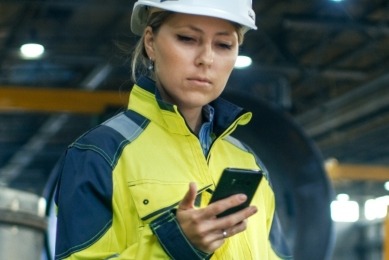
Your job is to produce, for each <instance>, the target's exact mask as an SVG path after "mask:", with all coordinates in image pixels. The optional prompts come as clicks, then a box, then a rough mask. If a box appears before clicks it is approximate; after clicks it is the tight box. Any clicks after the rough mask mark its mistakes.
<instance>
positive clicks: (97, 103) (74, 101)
mask: <svg viewBox="0 0 389 260" xmlns="http://www.w3.org/2000/svg"><path fill="white" fill-rule="evenodd" d="M128 94H129V93H120V92H118V91H86V90H75V89H52V88H26V87H0V111H15V110H17V111H21V110H28V111H37V112H38V111H39V112H53V113H54V112H55V113H58V112H67V113H82V114H98V113H101V112H103V111H104V110H105V109H106V108H107V107H108V106H121V107H123V106H124V107H125V106H126V104H127V101H128Z"/></svg>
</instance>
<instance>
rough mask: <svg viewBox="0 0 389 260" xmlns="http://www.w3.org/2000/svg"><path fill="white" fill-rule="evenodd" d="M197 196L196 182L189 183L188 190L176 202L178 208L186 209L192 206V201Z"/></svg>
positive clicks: (193, 201)
mask: <svg viewBox="0 0 389 260" xmlns="http://www.w3.org/2000/svg"><path fill="white" fill-rule="evenodd" d="M196 196H197V187H196V183H194V182H191V183H189V190H188V191H187V192H186V194H185V196H184V198H183V199H182V200H181V202H180V204H178V209H182V210H186V209H192V208H194V203H195V200H196Z"/></svg>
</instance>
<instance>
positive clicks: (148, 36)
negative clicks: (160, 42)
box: [143, 26, 155, 61]
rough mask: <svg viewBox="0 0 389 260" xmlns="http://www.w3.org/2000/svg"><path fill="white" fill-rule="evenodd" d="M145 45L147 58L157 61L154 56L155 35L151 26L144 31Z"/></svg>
mask: <svg viewBox="0 0 389 260" xmlns="http://www.w3.org/2000/svg"><path fill="white" fill-rule="evenodd" d="M143 44H144V46H145V51H146V53H147V56H148V57H149V58H150V59H151V60H153V61H155V55H154V34H153V29H151V27H150V26H147V27H146V29H145V31H144V40H143Z"/></svg>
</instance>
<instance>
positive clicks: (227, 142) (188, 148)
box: [55, 78, 282, 260]
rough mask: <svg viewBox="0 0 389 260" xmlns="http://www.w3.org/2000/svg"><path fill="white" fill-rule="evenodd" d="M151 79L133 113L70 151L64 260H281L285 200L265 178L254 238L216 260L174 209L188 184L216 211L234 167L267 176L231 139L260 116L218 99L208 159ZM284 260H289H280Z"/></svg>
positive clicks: (61, 223) (133, 98)
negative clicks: (223, 181)
mask: <svg viewBox="0 0 389 260" xmlns="http://www.w3.org/2000/svg"><path fill="white" fill-rule="evenodd" d="M155 93H156V88H155V83H154V82H153V81H152V80H150V79H148V78H141V79H140V80H139V82H138V84H137V85H135V86H134V87H133V89H132V91H131V95H130V100H129V106H128V110H126V111H125V112H122V113H120V114H118V115H116V116H115V117H113V118H111V119H109V120H108V121H106V122H104V123H102V124H101V125H99V126H97V127H95V128H94V129H92V130H90V131H88V132H87V133H85V134H84V135H83V136H81V137H80V138H79V139H77V140H76V141H75V142H74V143H73V144H71V145H70V146H69V148H68V149H67V151H66V154H65V156H64V157H63V159H62V160H61V162H60V163H61V166H60V167H59V169H60V170H59V171H60V172H59V173H58V174H59V181H58V185H57V190H56V197H55V200H56V204H57V206H58V222H57V223H58V224H57V240H56V259H139V260H145V259H187V260H189V259H202V258H211V259H245V260H246V259H278V257H277V256H276V254H275V252H277V253H282V248H281V247H280V246H279V245H280V244H279V243H277V244H275V243H273V244H272V243H271V241H272V239H270V238H269V237H274V238H276V239H275V240H278V238H279V235H281V234H279V233H277V232H279V229H278V225H277V223H275V221H273V217H274V212H275V199H274V195H273V191H272V189H271V186H270V185H269V182H268V180H267V178H263V179H262V181H261V184H260V186H259V188H258V190H257V193H256V195H255V197H254V199H253V201H252V204H255V205H256V206H257V207H258V212H257V213H256V214H255V215H254V216H252V217H251V218H249V221H248V226H247V230H246V231H244V232H242V233H240V234H237V235H235V236H232V237H229V238H227V239H226V240H225V243H224V244H223V246H222V247H220V248H219V249H217V250H216V251H215V252H214V253H213V254H212V255H210V256H207V255H206V254H204V253H203V252H200V251H198V250H197V249H195V248H194V247H193V246H192V245H191V244H190V243H189V241H188V240H187V239H186V238H185V236H184V235H183V233H182V231H181V230H180V227H179V225H178V223H177V221H176V218H175V214H174V212H175V211H174V208H175V207H176V206H177V205H178V203H179V202H180V200H181V199H182V198H183V197H184V195H185V193H186V192H187V190H188V184H189V183H190V182H195V183H196V184H197V188H198V198H199V200H198V206H199V207H204V206H206V205H207V203H208V201H209V199H210V197H211V191H212V190H214V188H215V185H216V183H217V182H218V179H219V177H220V174H221V173H222V171H223V169H224V168H226V167H236V168H247V169H258V168H260V166H259V164H258V161H257V160H256V158H255V155H254V154H253V153H252V152H250V151H249V149H248V148H247V147H246V146H244V145H243V144H242V143H241V142H239V141H238V140H237V139H235V138H233V137H231V136H230V134H231V133H232V132H233V131H234V129H235V128H236V127H238V126H239V125H244V124H247V123H248V122H249V120H250V118H251V113H249V112H246V111H244V110H243V109H242V108H239V107H237V106H235V105H233V104H231V103H229V102H226V101H225V100H222V99H220V98H219V99H217V100H216V101H214V102H212V103H211V105H212V106H213V108H214V109H215V119H214V128H213V132H214V134H215V135H216V138H215V140H214V141H213V143H212V145H211V147H210V150H209V153H208V155H207V156H204V153H203V150H202V148H201V145H200V142H199V139H198V137H197V136H196V135H195V134H194V133H193V132H192V131H191V130H190V129H189V128H188V126H187V124H186V122H185V120H184V118H183V117H182V115H181V114H180V112H179V111H178V109H177V107H176V106H174V105H170V104H167V103H165V102H163V101H161V100H160V99H158V98H157V97H156V95H155ZM279 256H281V254H279Z"/></svg>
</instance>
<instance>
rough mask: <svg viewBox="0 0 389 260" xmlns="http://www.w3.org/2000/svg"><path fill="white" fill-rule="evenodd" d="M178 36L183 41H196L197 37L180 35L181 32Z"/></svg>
mask: <svg viewBox="0 0 389 260" xmlns="http://www.w3.org/2000/svg"><path fill="white" fill-rule="evenodd" d="M177 38H178V40H179V41H182V42H194V41H196V40H195V38H192V37H189V36H185V35H180V34H178V35H177Z"/></svg>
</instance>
